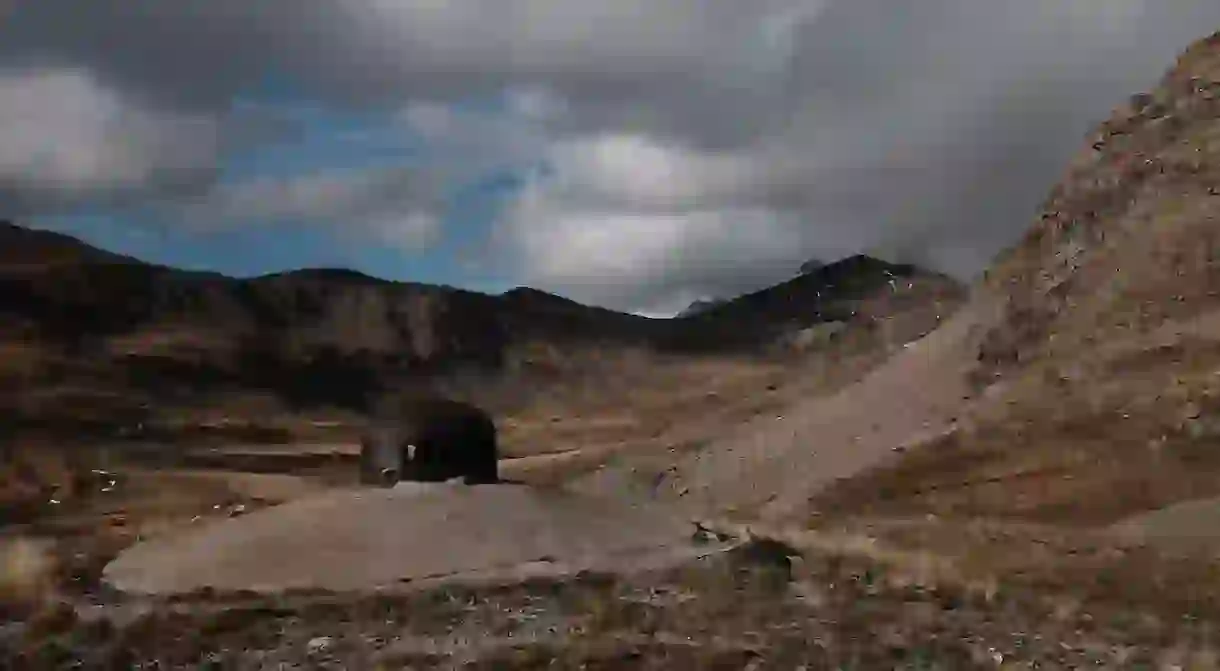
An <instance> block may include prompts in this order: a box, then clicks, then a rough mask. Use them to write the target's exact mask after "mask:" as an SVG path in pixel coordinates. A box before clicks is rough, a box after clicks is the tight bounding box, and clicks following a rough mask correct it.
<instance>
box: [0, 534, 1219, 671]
mask: <svg viewBox="0 0 1220 671" xmlns="http://www.w3.org/2000/svg"><path fill="white" fill-rule="evenodd" d="M1120 594H1121V589H1117V588H1112V589H1111V590H1110V592H1108V593H1106V592H1097V591H1095V592H1093V593H1092V595H1088V594H1085V593H1084V592H1083V591H1080V590H1067V591H1062V590H1049V589H1038V588H1033V587H1030V586H1028V585H1017V584H1015V583H1014V584H1013V585H1011V586H1009V585H1006V584H1004V583H991V584H987V583H977V584H973V585H971V584H965V583H962V582H958V581H955V580H953V579H952V578H951V577H949V576H942V577H940V578H935V577H933V576H932V575H931V574H925V575H923V576H922V577H920V576H917V575H916V574H914V573H912V572H911V571H910V570H907V569H903V568H900V567H898V566H896V565H895V564H893V563H887V562H885V561H881V560H879V559H878V558H877V557H875V556H874V557H869V556H868V555H867V553H861V552H851V551H829V550H827V549H825V548H823V549H821V550H817V551H814V550H805V551H804V553H803V555H802V553H801V551H798V550H797V549H796V548H795V547H793V546H790V545H785V544H781V543H777V542H771V541H754V542H750V543H745V544H741V545H738V546H737V547H736V548H735V549H733V550H731V551H729V552H726V553H721V554H717V555H713V556H712V557H709V558H707V559H705V560H702V561H700V562H698V563H696V564H693V565H690V566H686V567H683V568H680V569H672V570H667V571H663V572H656V573H651V574H646V575H637V576H632V577H630V578H623V577H614V576H610V575H603V574H593V573H584V574H580V575H578V576H576V577H573V578H570V579H566V580H534V581H526V582H524V583H516V584H511V585H505V586H493V587H483V588H479V589H475V588H462V587H457V586H451V587H444V588H437V589H433V590H429V591H424V592H418V593H412V594H400V595H382V596H369V595H364V596H350V595H341V594H321V593H317V594H296V595H287V596H281V597H277V598H258V597H251V596H250V595H241V594H235V595H222V594H196V595H194V596H191V597H185V598H180V599H176V600H165V601H162V602H159V603H139V604H132V605H129V606H127V607H125V608H122V607H117V606H111V607H110V608H109V609H108V613H109V615H108V616H107V617H98V616H97V615H96V614H95V611H94V609H91V608H88V607H81V608H79V610H78V611H77V612H74V611H73V610H72V609H71V608H70V607H62V608H48V609H46V610H44V611H43V612H41V613H40V614H39V615H37V616H36V617H33V618H31V619H30V620H28V621H27V622H26V623H24V624H21V625H10V626H8V627H6V628H5V629H4V630H3V631H2V632H0V636H2V637H3V638H2V639H0V640H3V646H2V649H3V650H4V652H3V655H4V657H3V663H4V665H5V668H14V669H18V668H160V669H196V668H233V669H278V668H318V669H321V668H332V669H353V668H414V669H425V668H466V669H541V668H559V669H649V668H656V669H678V668H682V669H785V670H788V669H799V668H805V669H838V668H843V669H847V668H854V669H891V668H911V669H971V668H979V669H983V668H987V669H995V668H1009V669H1017V668H1040V669H1079V668H1165V669H1169V668H1183V669H1184V668H1191V669H1194V668H1199V669H1203V668H1215V665H1216V664H1217V663H1218V659H1217V657H1216V652H1215V648H1214V647H1213V646H1214V644H1215V640H1214V637H1215V631H1216V629H1215V626H1214V625H1215V623H1216V621H1217V620H1216V619H1215V618H1216V615H1217V614H1218V611H1217V610H1215V609H1214V607H1213V606H1214V604H1211V605H1208V606H1207V607H1201V608H1200V609H1199V610H1198V611H1197V612H1190V613H1188V612H1182V613H1181V614H1180V615H1179V616H1177V617H1174V616H1172V615H1169V614H1167V613H1165V612H1162V611H1158V610H1156V609H1147V610H1139V609H1133V608H1131V605H1132V604H1130V603H1126V602H1123V601H1122V600H1121V599H1120V600H1118V601H1116V600H1114V599H1113V597H1115V596H1117V595H1120ZM1201 605H1202V604H1201Z"/></svg>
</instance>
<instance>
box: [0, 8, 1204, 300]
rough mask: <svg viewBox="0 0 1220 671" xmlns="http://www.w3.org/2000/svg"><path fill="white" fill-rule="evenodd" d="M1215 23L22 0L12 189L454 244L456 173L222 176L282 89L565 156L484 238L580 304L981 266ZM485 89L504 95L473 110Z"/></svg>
mask: <svg viewBox="0 0 1220 671" xmlns="http://www.w3.org/2000/svg"><path fill="white" fill-rule="evenodd" d="M1218 28H1220V4H1218V3H1215V2H1212V1H1205V0H1175V1H1174V2H1152V1H1151V0H923V1H921V2H919V3H898V2H893V1H892V0H826V1H825V2H821V1H815V0H757V1H755V2H742V1H741V0H615V1H614V2H609V1H606V0H598V1H594V0H570V1H568V2H563V3H556V2H550V1H547V0H449V1H448V2H439V1H436V0H209V1H208V2H193V3H187V2H165V1H161V0H125V1H122V2H120V1H118V0H37V1H33V0H29V1H24V2H19V3H18V5H17V6H16V7H15V9H14V10H13V11H12V13H11V14H10V16H9V17H8V20H7V21H5V23H4V24H3V25H0V202H2V203H6V204H7V207H9V208H10V209H12V210H15V211H16V212H18V213H21V214H36V213H38V212H39V211H49V210H53V209H55V208H56V207H61V208H62V207H63V205H64V204H65V203H70V204H73V205H74V206H77V207H86V206H88V205H89V204H90V203H92V204H93V206H95V207H97V206H100V205H99V204H105V203H109V202H113V201H114V200H115V199H120V200H124V201H139V200H140V199H141V198H145V199H148V200H152V201H158V202H160V201H167V200H168V201H172V200H174V199H175V198H181V194H184V193H186V194H189V195H190V198H189V199H188V200H190V201H191V202H193V203H196V207H197V211H200V210H198V208H199V207H203V208H204V210H203V211H208V210H207V208H212V209H211V210H210V211H211V212H219V213H227V214H225V215H224V216H226V217H228V218H230V219H233V220H238V219H240V218H241V217H244V216H248V215H249V213H250V212H251V211H253V212H256V213H257V212H262V213H266V212H273V213H274V212H280V213H285V212H288V213H291V214H294V215H300V216H302V217H303V218H309V215H310V214H311V212H312V213H313V214H315V215H318V214H321V215H326V216H337V215H345V216H346V214H345V213H356V214H351V215H350V216H352V217H355V218H357V219H360V218H362V217H363V219H366V220H368V221H370V222H373V223H370V225H369V226H367V227H366V230H368V231H369V232H370V234H376V235H377V236H380V237H383V238H384V237H385V236H393V235H395V234H401V235H402V236H404V238H406V239H410V240H415V241H419V240H427V239H432V237H434V235H435V227H436V226H438V225H439V223H438V221H437V212H436V211H435V202H436V200H437V198H436V192H437V190H438V189H439V187H437V188H432V187H429V188H424V189H421V188H417V187H414V186H410V180H412V179H414V177H413V176H412V174H413V173H412V171H409V170H402V171H394V170H390V171H388V172H385V173H384V174H378V175H368V176H365V175H347V176H344V177H342V178H335V177H334V176H333V175H329V174H319V175H304V176H302V177H301V178H300V180H299V181H298V182H295V183H291V184H290V183H272V184H270V185H269V184H268V183H267V182H261V183H259V184H252V185H248V186H246V187H240V188H236V189H235V188H234V187H232V186H231V185H226V186H225V187H223V188H222V187H218V186H216V185H215V184H214V177H215V175H216V172H217V170H218V168H219V166H221V165H223V163H224V161H225V158H226V156H228V155H229V153H230V152H232V151H234V150H235V149H238V148H242V147H245V148H249V147H255V146H258V143H260V142H268V141H272V140H282V139H283V138H284V137H285V136H284V134H283V133H284V130H285V129H284V128H283V127H281V126H277V122H275V121H274V114H271V115H270V116H268V117H266V118H263V119H262V120H261V121H259V122H257V123H255V122H252V121H250V120H249V119H248V118H244V119H243V118H238V117H237V116H235V113H234V109H235V108H234V107H233V106H232V103H233V101H234V100H235V99H237V98H240V97H242V96H249V95H251V94H254V93H257V92H258V91H259V90H260V87H261V86H262V85H264V84H266V83H267V82H273V83H274V84H276V85H277V86H282V87H288V88H290V89H291V90H292V91H293V92H294V93H296V94H299V95H301V96H304V97H306V98H312V99H313V100H315V101H316V102H317V103H319V104H322V105H326V106H330V107H334V108H379V109H385V110H402V114H401V115H399V116H400V118H401V119H402V123H403V128H404V132H420V131H421V129H422V130H425V131H427V133H426V134H427V136H428V137H429V139H430V141H431V142H434V143H435V145H434V146H435V147H437V148H439V149H438V152H439V153H442V154H443V153H444V152H449V155H445V156H438V157H437V160H438V161H447V162H449V163H460V162H467V163H468V164H469V166H470V170H471V171H476V167H475V166H493V165H494V166H503V165H516V166H530V165H536V164H544V165H547V166H549V167H550V171H549V172H543V173H537V174H534V175H533V176H532V177H530V178H529V179H527V180H526V186H525V188H524V190H523V191H522V193H521V194H520V195H519V196H518V197H516V198H515V199H514V200H512V201H511V202H510V205H509V208H508V211H507V212H506V213H505V215H504V220H503V222H501V223H500V224H499V225H498V226H497V230H496V237H495V238H493V240H492V241H491V242H492V244H494V245H495V249H494V250H493V251H492V252H489V253H491V254H494V255H496V256H503V255H504V254H505V252H507V253H508V257H509V258H508V261H507V265H506V270H507V271H509V272H512V273H514V274H515V275H516V276H517V277H518V278H519V279H520V280H521V281H522V282H530V283H534V284H538V285H541V286H543V287H544V288H548V289H552V290H557V291H560V292H562V293H566V294H568V295H570V296H572V297H574V298H577V299H581V300H586V301H591V302H596V303H600V304H604V305H608V306H613V307H619V308H624V309H639V310H645V311H668V310H672V309H675V308H676V307H680V304H681V303H682V302H683V301H686V300H688V299H694V298H698V297H701V296H705V295H725V294H731V293H735V292H738V291H742V290H747V289H750V288H753V287H755V286H758V285H759V284H762V283H766V282H770V281H774V280H778V279H782V278H783V277H787V276H788V275H790V274H791V272H792V271H793V270H794V269H795V267H796V266H797V265H799V264H800V262H801V261H803V260H805V259H807V258H810V257H814V256H820V257H826V258H830V257H834V256H838V255H842V254H847V253H852V252H856V251H872V252H876V253H882V254H887V255H890V256H894V257H901V258H902V259H904V260H914V261H918V262H924V263H929V264H932V265H934V266H936V267H938V268H940V269H944V270H949V271H952V272H955V273H957V274H959V275H961V276H963V277H966V276H969V275H970V274H971V273H973V272H976V271H977V270H979V269H980V268H981V267H982V266H983V265H984V264H985V263H986V261H987V260H988V259H989V258H990V257H991V255H992V254H994V253H995V252H996V251H998V250H999V249H1000V248H1001V247H1002V246H1004V245H1006V244H1008V243H1009V242H1011V241H1012V240H1014V239H1015V238H1016V237H1017V236H1018V235H1019V234H1020V232H1021V231H1022V230H1023V229H1024V227H1025V226H1026V225H1027V223H1028V222H1029V219H1030V217H1031V215H1032V213H1033V210H1034V208H1035V207H1036V205H1037V202H1038V201H1039V200H1040V199H1041V198H1042V196H1043V194H1045V193H1046V192H1047V191H1048V190H1049V188H1050V186H1051V185H1052V184H1053V182H1054V181H1055V179H1056V178H1057V176H1058V175H1059V173H1060V171H1061V170H1062V167H1063V165H1064V164H1065V162H1066V160H1067V158H1068V157H1069V156H1070V155H1071V154H1072V153H1073V152H1074V151H1076V150H1078V149H1079V145H1080V142H1081V138H1082V136H1083V134H1084V132H1085V131H1086V130H1087V128H1088V127H1089V126H1090V125H1091V124H1093V123H1095V122H1096V121H1098V120H1099V119H1101V118H1103V117H1104V116H1105V115H1106V114H1108V112H1109V111H1110V109H1112V108H1113V107H1114V105H1115V104H1116V103H1118V102H1119V101H1121V100H1122V99H1123V98H1124V97H1125V96H1127V95H1129V94H1131V93H1133V92H1135V91H1138V90H1141V89H1145V88H1147V87H1149V86H1151V85H1153V84H1154V83H1155V80H1156V77H1157V76H1158V75H1159V74H1160V73H1161V72H1163V71H1164V70H1165V69H1166V68H1167V67H1168V66H1169V65H1170V64H1171V62H1172V59H1173V57H1174V55H1175V54H1176V53H1178V52H1180V51H1181V50H1182V49H1183V48H1185V46H1187V44H1188V43H1189V42H1190V41H1191V40H1193V39H1196V38H1198V37H1201V36H1203V35H1205V34H1208V33H1210V32H1212V31H1213V30H1214V29H1218ZM488 96H492V97H497V96H503V99H504V100H507V101H508V103H509V104H508V106H507V109H506V110H505V111H502V112H495V113H492V114H489V115H483V116H479V115H471V114H465V113H461V114H459V113H454V110H455V109H456V108H454V107H452V106H451V105H450V103H452V102H453V101H462V100H468V99H471V98H480V97H483V98H486V97H488ZM18 101H22V102H18ZM421 106H422V107H421ZM420 109H424V110H425V111H427V110H431V111H427V113H425V114H423V115H422V116H421V115H420V114H418V113H413V111H415V112H418V111H419V110H420ZM31 110H35V111H37V110H46V112H45V113H33V112H32V111H31ZM452 167H453V166H452V165H449V166H447V169H449V170H450V173H449V174H451V175H456V176H460V175H463V174H464V173H463V172H462V170H460V169H458V170H452V169H451V168H452ZM387 175H388V176H389V177H387ZM397 177H401V178H402V179H404V180H407V181H405V182H404V186H403V187H402V189H401V190H400V191H399V190H397V189H395V188H392V187H385V186H384V184H385V182H383V181H381V180H385V179H390V178H397ZM456 178H457V177H455V179H456ZM367 180H372V182H368V181H367ZM369 183H375V184H377V185H379V186H378V188H376V189H370V188H366V187H367V185H368V184H369ZM242 189H244V190H242ZM328 189H329V191H328ZM387 192H391V193H396V194H397V195H395V197H393V198H386V197H385V193H387ZM321 193H329V194H340V195H342V198H339V199H338V201H336V200H335V199H333V198H320V197H318V196H317V195H316V194H321ZM366 195H367V196H368V197H369V198H370V199H371V200H370V202H368V203H367V204H366V203H363V202H362V201H361V198H362V197H363V196H366ZM336 202H341V203H343V208H340V209H339V210H336V206H335V203H336ZM200 203H202V205H199V204H200ZM277 203H278V204H277ZM239 205H240V206H239ZM0 214H11V213H0ZM196 218H197V217H196ZM184 219H188V220H189V219H191V217H189V216H187V217H184ZM386 222H391V223H386ZM229 223H233V222H229ZM349 223H350V222H349ZM396 232H397V233H396ZM413 244H414V243H413Z"/></svg>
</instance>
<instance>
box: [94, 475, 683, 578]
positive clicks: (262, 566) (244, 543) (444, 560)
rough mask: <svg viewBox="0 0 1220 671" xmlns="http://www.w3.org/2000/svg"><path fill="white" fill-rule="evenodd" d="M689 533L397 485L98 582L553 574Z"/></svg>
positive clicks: (641, 516) (621, 511)
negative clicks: (519, 570) (528, 568)
mask: <svg viewBox="0 0 1220 671" xmlns="http://www.w3.org/2000/svg"><path fill="white" fill-rule="evenodd" d="M691 530H692V529H691V524H690V523H689V522H687V521H684V520H680V519H677V518H672V517H669V516H666V515H665V514H663V513H661V512H660V511H657V510H653V509H648V508H637V507H632V506H629V505H627V504H625V503H621V502H616V501H611V500H607V499H601V498H594V497H586V496H580V495H577V494H571V493H566V492H560V491H553V490H536V489H532V488H529V487H525V486H519V485H480V486H466V485H457V484H419V483H403V484H401V485H399V486H397V487H394V488H393V489H356V490H342V491H334V492H327V493H325V494H321V495H318V496H314V497H310V498H307V499H300V500H297V501H293V502H290V503H286V504H284V505H281V506H276V507H274V508H267V509H264V510H260V511H257V512H254V513H251V514H249V515H246V516H244V517H239V518H235V519H229V520H223V521H219V522H216V523H212V524H207V525H203V526H200V527H198V528H193V529H190V530H187V531H184V532H183V533H181V534H177V535H170V536H167V537H162V538H157V539H153V540H150V541H146V542H143V543H140V544H137V545H135V546H133V547H131V548H129V549H128V550H127V551H125V552H123V553H122V554H120V555H119V557H118V558H117V559H115V560H114V561H113V562H111V563H110V565H109V566H107V567H106V570H105V573H104V579H105V581H106V582H107V583H108V584H109V585H110V586H112V587H114V588H116V589H119V590H121V591H126V592H135V593H144V594H174V593H184V592H190V591H194V590H198V589H201V588H205V587H209V588H212V589H215V590H218V591H240V590H250V591H256V592H278V591H284V590H288V589H321V590H331V591H352V590H366V589H376V588H384V587H393V586H395V585H403V584H404V583H410V582H413V581H419V580H429V579H436V578H443V577H447V576H454V577H457V576H460V575H462V574H469V573H479V572H490V571H497V570H505V569H512V568H513V567H518V566H522V565H527V564H531V563H533V564H535V565H537V564H538V563H539V562H541V563H544V564H547V565H554V566H555V567H557V568H556V572H557V573H558V572H564V571H566V570H579V569H582V568H588V569H597V570H615V569H617V568H627V567H628V566H629V565H630V564H632V563H635V562H639V561H641V560H642V559H644V558H646V557H648V556H650V555H652V556H656V555H658V554H666V553H673V552H675V551H679V552H680V551H681V550H683V549H685V548H689V547H690V546H691V545H692V541H691ZM558 567H563V569H564V571H561V570H560V569H559V568H558ZM535 573H536V571H535Z"/></svg>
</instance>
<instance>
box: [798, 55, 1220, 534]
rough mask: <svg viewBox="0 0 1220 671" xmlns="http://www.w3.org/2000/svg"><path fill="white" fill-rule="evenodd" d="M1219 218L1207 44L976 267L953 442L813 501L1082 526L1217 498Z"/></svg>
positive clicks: (1102, 135) (1101, 138) (1218, 120)
mask: <svg viewBox="0 0 1220 671" xmlns="http://www.w3.org/2000/svg"><path fill="white" fill-rule="evenodd" d="M1218 222H1220V35H1217V36H1214V37H1212V38H1210V39H1208V40H1204V41H1201V42H1199V43H1197V44H1195V45H1193V46H1192V47H1191V48H1190V49H1188V50H1187V51H1185V52H1184V53H1183V54H1182V56H1181V57H1180V58H1179V59H1178V62H1177V64H1176V66H1175V67H1174V68H1173V69H1172V70H1171V71H1170V72H1169V73H1168V74H1167V75H1166V76H1165V77H1164V78H1163V79H1162V80H1161V81H1160V82H1159V84H1158V86H1157V87H1156V88H1154V89H1153V90H1152V91H1150V92H1148V93H1144V94H1139V95H1136V96H1133V97H1132V98H1131V99H1130V101H1129V103H1128V104H1127V105H1125V106H1123V107H1122V108H1121V109H1118V110H1116V111H1115V112H1114V114H1113V115H1112V116H1110V118H1109V119H1108V120H1106V121H1105V122H1104V123H1102V124H1101V125H1100V126H1099V127H1098V128H1097V129H1096V130H1095V131H1094V132H1093V133H1092V134H1091V135H1090V136H1089V137H1088V138H1087V140H1086V142H1085V147H1084V148H1083V150H1082V151H1081V152H1080V153H1079V154H1078V155H1077V156H1076V158H1075V160H1074V161H1072V163H1071V165H1070V166H1069V167H1068V169H1067V171H1066V173H1065V174H1064V175H1063V176H1062V179H1061V180H1060V182H1059V184H1058V185H1057V186H1056V187H1055V188H1054V189H1053V190H1052V191H1051V193H1050V195H1049V197H1048V198H1047V199H1046V201H1045V202H1044V203H1043V204H1042V206H1041V208H1040V211H1039V212H1038V214H1037V218H1036V221H1035V223H1034V225H1033V226H1032V227H1031V229H1030V230H1029V232H1028V233H1027V234H1026V235H1025V237H1024V239H1023V240H1022V241H1021V242H1020V243H1019V244H1018V245H1016V246H1014V247H1013V248H1012V249H1010V250H1008V251H1007V252H1005V253H1004V254H1002V255H1001V256H1000V257H999V258H998V259H997V262H996V263H995V265H994V266H993V267H992V268H991V270H990V272H989V273H988V275H987V278H986V280H985V282H984V283H983V285H982V286H980V287H979V288H978V290H977V291H976V299H975V302H976V303H978V302H982V301H994V302H995V305H996V306H997V307H998V309H999V311H1000V314H999V317H998V319H997V320H996V321H995V322H994V323H993V324H992V325H991V326H990V327H989V328H988V329H986V331H985V333H984V334H983V335H982V337H981V339H980V341H979V343H978V347H977V349H976V350H975V352H974V356H975V358H976V363H975V365H974V368H973V370H972V371H971V380H972V384H973V385H974V388H975V389H976V390H979V391H981V394H980V401H979V402H978V403H976V404H974V405H973V406H971V407H969V408H968V409H967V410H966V411H964V412H963V413H962V415H963V416H962V417H961V420H960V422H959V424H958V428H959V430H958V431H956V432H954V433H952V434H949V435H946V436H944V437H942V438H941V439H939V440H937V441H934V442H933V444H931V445H929V446H928V447H927V448H926V449H923V450H919V451H917V452H916V453H914V454H912V455H910V456H909V457H908V458H907V459H906V460H905V461H903V462H900V463H899V464H898V465H895V466H893V467H889V468H884V469H881V470H879V471H877V472H875V473H874V474H873V475H872V476H870V477H866V478H861V479H857V480H854V481H852V482H850V483H845V484H843V485H842V486H839V487H837V488H834V489H833V491H831V492H828V493H827V494H825V495H824V496H823V497H822V500H821V505H822V506H836V507H848V508H854V509H857V510H868V511H872V512H873V513H883V512H885V511H899V510H901V511H903V512H904V514H905V513H909V512H912V511H914V512H937V513H941V514H953V515H978V514H983V515H992V516H1003V517H1011V518H1019V519H1023V520H1030V521H1045V522H1064V523H1070V524H1096V523H1108V522H1113V521H1116V520H1119V519H1122V518H1124V517H1125V516H1127V515H1130V514H1133V513H1139V512H1143V511H1147V510H1153V509H1157V508H1161V507H1163V506H1167V505H1169V504H1172V503H1175V502H1177V501H1181V500H1187V499H1197V498H1201V497H1208V496H1215V495H1217V494H1220V477H1217V476H1218V475H1220V454H1218V453H1217V452H1216V450H1215V440H1216V437H1217V436H1218V435H1220V433H1217V432H1218V431H1220V378H1217V376H1216V372H1215V371H1216V370H1217V369H1220V301H1218V300H1217V296H1218V295H1220V260H1218V258H1217V252H1218V250H1220V244H1218V243H1220V226H1218ZM877 492H882V495H881V496H878V495H877Z"/></svg>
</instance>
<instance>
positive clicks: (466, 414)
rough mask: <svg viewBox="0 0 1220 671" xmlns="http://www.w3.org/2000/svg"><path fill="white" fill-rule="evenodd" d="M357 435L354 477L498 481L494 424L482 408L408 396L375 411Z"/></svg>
mask: <svg viewBox="0 0 1220 671" xmlns="http://www.w3.org/2000/svg"><path fill="white" fill-rule="evenodd" d="M381 415H382V416H381V417H379V418H378V419H377V420H375V421H374V423H373V425H372V426H370V427H369V428H367V429H366V430H365V431H364V433H363V434H362V435H361V437H360V482H361V483H362V484H368V485H376V486H381V487H392V486H393V485H394V484H395V483H397V482H400V481H403V480H409V481H417V482H444V481H446V480H450V479H453V478H463V479H464V480H465V481H466V483H467V484H490V483H495V482H499V472H498V467H497V460H498V457H499V448H498V445H497V437H496V426H495V422H494V421H493V420H492V418H491V416H490V415H489V414H488V413H487V412H486V411H484V410H483V409H482V408H479V407H477V406H474V405H471V404H469V403H465V402H462V401H456V400H451V399H443V398H431V399H413V400H410V401H406V402H403V403H401V404H398V405H397V406H396V407H395V408H394V409H393V410H392V411H391V412H388V413H384V412H383V413H381Z"/></svg>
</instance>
